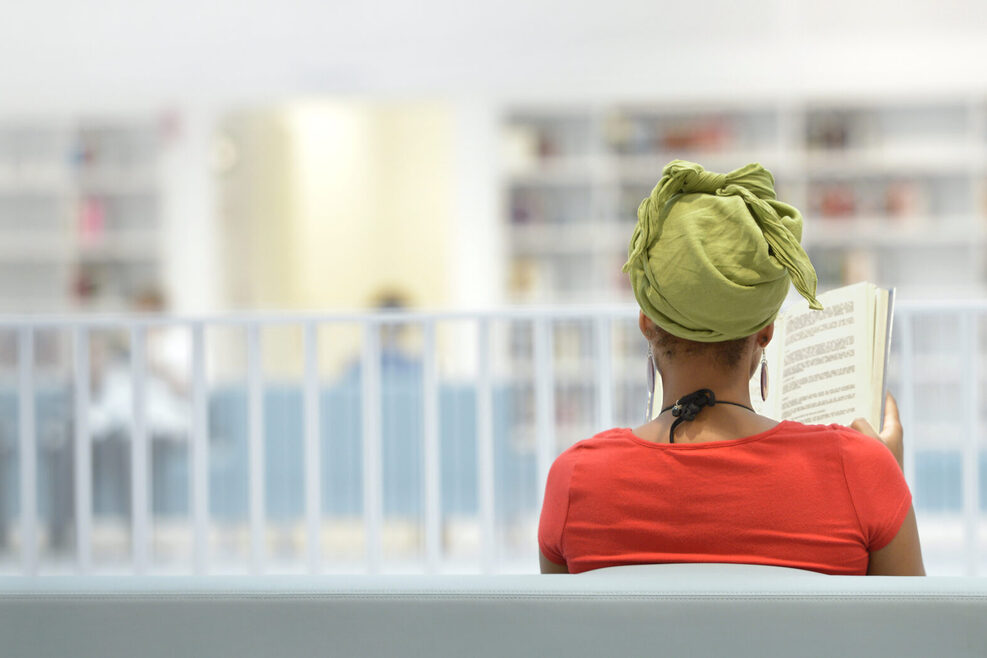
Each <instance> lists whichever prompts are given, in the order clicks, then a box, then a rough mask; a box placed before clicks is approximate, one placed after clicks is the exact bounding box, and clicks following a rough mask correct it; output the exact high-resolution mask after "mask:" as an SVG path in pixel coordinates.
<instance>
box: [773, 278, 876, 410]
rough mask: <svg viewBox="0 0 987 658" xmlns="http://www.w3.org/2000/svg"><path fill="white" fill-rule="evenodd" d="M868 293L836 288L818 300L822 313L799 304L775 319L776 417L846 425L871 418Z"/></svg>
mask: <svg viewBox="0 0 987 658" xmlns="http://www.w3.org/2000/svg"><path fill="white" fill-rule="evenodd" d="M872 288H873V287H872V286H871V285H870V284H866V283H861V284H855V285H852V286H847V287H845V288H840V289H839V290H834V291H832V292H830V293H826V294H823V295H820V296H819V301H820V302H821V303H822V305H823V310H822V311H813V310H810V309H809V308H808V305H807V304H804V303H803V304H800V305H799V306H797V307H796V308H794V309H790V310H786V311H785V313H783V314H782V315H781V316H779V319H778V321H777V323H778V324H780V325H782V339H783V340H781V341H778V343H777V345H775V342H774V341H773V342H772V345H773V346H774V351H775V352H780V354H778V355H776V356H775V357H774V358H773V359H772V360H773V361H775V362H776V363H779V362H780V367H779V368H778V373H777V374H776V375H775V376H774V381H773V382H772V386H773V387H774V390H773V391H772V392H771V395H772V396H773V397H774V396H777V397H776V400H773V404H772V409H773V410H774V411H775V412H776V413H777V416H775V417H776V418H779V419H781V418H784V419H788V420H797V421H799V422H803V423H809V424H813V423H821V424H829V423H839V424H842V425H848V424H849V423H851V422H852V421H853V419H854V418H857V417H860V416H862V417H865V418H868V419H870V418H872V417H873V409H874V406H873V403H872V397H873V396H872V394H871V393H872V385H871V384H872V381H871V374H872V364H873V348H874V345H873V336H874V322H875V318H874V314H873V305H872V304H871V303H870V301H871V294H870V292H871V289H872ZM769 349H771V346H769Z"/></svg>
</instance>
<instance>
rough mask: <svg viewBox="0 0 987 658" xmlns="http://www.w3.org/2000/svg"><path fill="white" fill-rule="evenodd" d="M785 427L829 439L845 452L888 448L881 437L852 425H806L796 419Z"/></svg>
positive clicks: (873, 451)
mask: <svg viewBox="0 0 987 658" xmlns="http://www.w3.org/2000/svg"><path fill="white" fill-rule="evenodd" d="M784 424H785V429H786V431H787V432H788V433H790V434H794V435H800V436H804V437H806V438H810V437H811V438H812V439H813V440H818V441H829V442H832V443H833V444H835V445H837V446H838V447H839V448H840V451H841V452H843V453H844V454H852V455H869V454H873V453H875V452H876V453H881V452H882V451H886V450H887V446H885V445H884V443H883V442H882V441H881V440H880V439H875V438H874V437H872V436H867V435H866V434H862V433H861V432H858V431H857V430H855V429H853V428H852V427H846V426H845V425H838V424H836V423H832V424H830V425H806V424H804V423H799V422H796V421H785V423H784Z"/></svg>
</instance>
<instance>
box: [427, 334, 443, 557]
mask: <svg viewBox="0 0 987 658" xmlns="http://www.w3.org/2000/svg"><path fill="white" fill-rule="evenodd" d="M422 339H423V346H422V404H423V405H424V409H423V410H422V412H423V413H422V420H423V423H422V424H423V428H422V429H423V434H424V436H423V439H424V445H423V450H422V452H423V455H422V456H423V460H424V463H423V464H422V473H423V475H424V478H423V480H424V487H425V491H424V494H425V495H424V498H425V519H424V520H425V571H426V572H427V573H436V572H438V570H439V563H440V561H441V559H442V507H441V503H442V468H441V459H440V450H439V372H438V355H437V354H436V350H437V345H436V340H435V321H434V320H426V321H425V322H424V323H423V325H422Z"/></svg>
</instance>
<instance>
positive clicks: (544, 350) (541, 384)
mask: <svg viewBox="0 0 987 658" xmlns="http://www.w3.org/2000/svg"><path fill="white" fill-rule="evenodd" d="M551 322H552V321H551V320H550V319H549V318H538V319H536V320H535V321H534V324H533V325H532V331H533V337H532V338H533V339H532V343H533V346H534V362H535V363H534V365H535V446H536V452H535V461H536V465H537V471H538V483H537V485H536V486H537V488H538V501H539V504H540V503H541V500H542V497H543V496H544V495H545V482H546V480H547V479H548V470H549V468H551V466H552V461H554V460H555V451H556V445H555V372H554V370H555V369H554V368H553V352H554V350H555V348H554V342H555V341H554V340H553V336H552V324H551Z"/></svg>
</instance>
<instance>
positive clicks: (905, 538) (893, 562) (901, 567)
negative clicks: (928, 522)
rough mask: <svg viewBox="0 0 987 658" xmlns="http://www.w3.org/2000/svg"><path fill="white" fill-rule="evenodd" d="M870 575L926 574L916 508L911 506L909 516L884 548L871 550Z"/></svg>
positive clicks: (868, 571)
mask: <svg viewBox="0 0 987 658" xmlns="http://www.w3.org/2000/svg"><path fill="white" fill-rule="evenodd" d="M867 575H868V576H924V575H925V566H924V565H923V564H922V547H921V545H920V544H919V540H918V524H917V523H916V522H915V510H913V509H911V508H909V509H908V516H906V517H905V520H904V521H903V522H902V524H901V528H899V529H898V534H897V535H895V536H894V539H892V540H891V541H890V542H889V543H888V545H887V546H885V547H884V548H882V549H880V550H877V551H871V554H870V562H869V563H868V565H867Z"/></svg>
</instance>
